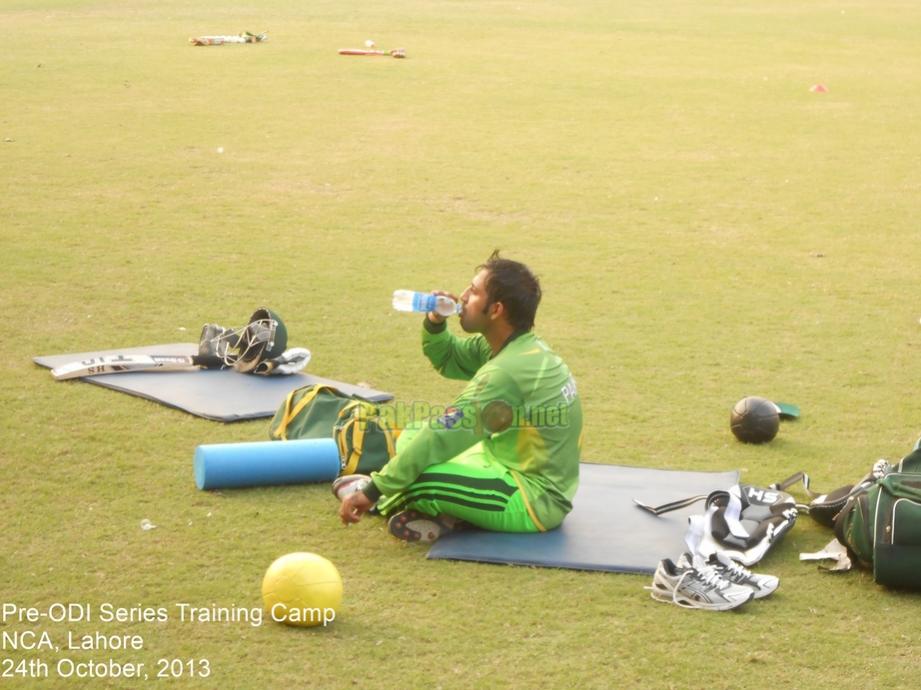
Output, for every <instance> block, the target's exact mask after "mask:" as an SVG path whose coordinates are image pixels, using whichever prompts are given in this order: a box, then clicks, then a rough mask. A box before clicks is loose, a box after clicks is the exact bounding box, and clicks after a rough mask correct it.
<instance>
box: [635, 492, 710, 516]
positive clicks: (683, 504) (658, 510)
mask: <svg viewBox="0 0 921 690" xmlns="http://www.w3.org/2000/svg"><path fill="white" fill-rule="evenodd" d="M708 495H709V494H701V495H700V496H691V497H690V498H682V499H680V500H678V501H672V502H671V503H663V504H662V505H660V506H650V505H646V504H645V503H643V502H642V501H641V500H639V499H638V498H634V499H633V502H634V503H635V504H636V505H637V506H639V507H640V508H642V509H643V510H645V511H646V512H647V513H652V514H653V515H656V516H658V515H662V514H663V513H670V512H672V511H673V510H678V509H680V508H687V507H688V506H691V505H694V504H695V503H697V502H698V501H702V500H704V499H705V498H707V497H708Z"/></svg>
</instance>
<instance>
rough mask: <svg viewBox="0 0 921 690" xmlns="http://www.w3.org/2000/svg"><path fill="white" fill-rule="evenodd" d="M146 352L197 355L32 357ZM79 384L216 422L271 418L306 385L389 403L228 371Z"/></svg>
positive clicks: (367, 391)
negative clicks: (296, 391) (296, 389)
mask: <svg viewBox="0 0 921 690" xmlns="http://www.w3.org/2000/svg"><path fill="white" fill-rule="evenodd" d="M151 352H156V353H158V354H164V355H179V356H183V357H191V356H193V355H195V354H197V352H198V344H197V343H168V344H155V345H145V346H143V347H134V348H119V349H117V350H100V351H95V352H74V353H69V354H62V355H46V356H42V357H35V358H34V360H33V361H34V362H35V363H36V364H38V365H40V366H43V367H48V368H49V369H53V368H54V367H58V366H61V365H64V364H68V363H70V362H74V361H80V360H85V359H91V358H94V357H103V356H108V355H119V354H121V355H128V354H149V353H151ZM79 380H80V381H83V382H85V383H91V384H93V385H96V386H102V387H104V388H109V389H112V390H115V391H119V392H121V393H128V394H129V395H135V396H139V397H142V398H145V399H147V400H151V401H153V402H157V403H160V404H162V405H168V406H170V407H175V408H177V409H179V410H183V411H185V412H188V413H189V414H194V415H196V416H198V417H204V418H205V419H213V420H216V421H220V422H236V421H241V420H246V419H261V418H263V417H271V416H272V415H274V414H275V411H276V410H277V409H278V402H279V401H280V400H284V398H285V396H286V395H287V394H288V393H290V392H291V391H292V390H293V389H295V388H301V387H303V386H308V385H319V384H322V385H327V386H333V387H335V388H337V389H339V390H341V391H342V392H344V393H346V394H348V395H356V396H360V397H362V398H364V399H366V400H371V401H374V402H383V401H386V400H391V399H392V398H393V395H392V394H391V393H387V392H384V391H379V390H375V389H373V388H369V387H368V386H367V385H363V386H356V385H353V384H350V383H344V382H342V381H334V380H332V379H327V378H322V377H320V376H314V375H312V374H305V373H302V372H298V373H294V374H291V375H290V376H240V374H238V373H236V372H235V371H233V370H232V369H195V370H189V371H171V372H169V373H163V374H149V373H146V372H126V373H119V374H101V375H98V376H88V377H86V378H81V379H79Z"/></svg>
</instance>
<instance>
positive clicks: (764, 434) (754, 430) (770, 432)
mask: <svg viewBox="0 0 921 690" xmlns="http://www.w3.org/2000/svg"><path fill="white" fill-rule="evenodd" d="M729 428H730V429H731V430H732V433H733V435H734V436H735V437H736V438H737V439H739V440H740V441H742V442H743V443H767V442H768V441H770V440H771V439H773V438H774V437H775V436H776V435H777V430H778V429H779V428H780V411H779V409H778V407H777V405H775V404H774V403H772V402H771V401H770V400H767V399H766V398H759V397H757V396H749V397H747V398H743V399H742V400H740V401H739V402H737V403H736V404H735V405H734V406H733V408H732V413H731V414H730V416H729Z"/></svg>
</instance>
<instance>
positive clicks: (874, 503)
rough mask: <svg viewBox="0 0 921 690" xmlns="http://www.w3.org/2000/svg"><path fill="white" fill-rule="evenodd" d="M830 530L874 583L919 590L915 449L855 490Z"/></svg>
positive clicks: (920, 527) (920, 520)
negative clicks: (871, 571) (869, 571)
mask: <svg viewBox="0 0 921 690" xmlns="http://www.w3.org/2000/svg"><path fill="white" fill-rule="evenodd" d="M834 527H835V535H836V536H837V538H838V541H840V542H841V543H842V544H844V545H845V546H846V547H847V549H848V552H849V554H850V555H851V557H852V558H854V559H856V560H857V562H858V563H859V564H861V565H863V566H864V567H867V568H870V567H872V569H873V579H874V580H876V582H878V583H879V584H881V585H888V586H891V587H912V588H921V449H918V448H916V449H915V450H914V451H912V452H911V453H909V454H908V455H907V456H905V457H904V458H903V459H902V461H901V462H900V463H899V464H898V466H897V467H893V468H892V469H891V471H889V472H888V473H887V474H884V475H883V476H881V477H880V478H879V479H878V480H876V481H875V482H873V483H864V484H861V485H859V486H858V487H855V491H853V492H852V493H851V495H850V496H848V498H847V502H846V503H845V505H844V507H843V508H842V509H841V512H840V513H838V514H837V515H836V516H835V524H834Z"/></svg>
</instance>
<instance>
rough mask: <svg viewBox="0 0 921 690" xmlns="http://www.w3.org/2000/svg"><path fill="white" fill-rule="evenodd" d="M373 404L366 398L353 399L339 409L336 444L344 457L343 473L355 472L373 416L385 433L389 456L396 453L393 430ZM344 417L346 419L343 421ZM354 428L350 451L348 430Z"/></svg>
mask: <svg viewBox="0 0 921 690" xmlns="http://www.w3.org/2000/svg"><path fill="white" fill-rule="evenodd" d="M373 412H376V409H375V407H374V405H373V404H371V403H369V402H368V401H366V400H353V401H352V402H350V403H349V404H348V405H346V406H345V407H343V408H342V409H341V410H340V411H339V421H337V422H336V426H335V429H336V444H337V445H338V446H339V457H340V458H342V463H343V466H342V474H354V473H355V471H356V470H357V469H358V462H359V461H360V460H361V452H362V450H363V448H364V442H365V424H364V422H368V421H369V420H371V419H372V418H373V419H374V420H375V421H376V422H377V425H378V427H379V428H380V430H381V432H382V433H383V434H384V441H385V442H386V444H387V458H388V459H390V458H392V457H393V456H394V455H396V446H395V445H394V442H393V430H392V429H391V428H390V427H389V426H388V425H387V423H386V422H385V421H384V420H383V419H381V418H380V417H379V416H377V415H372V414H370V413H373ZM343 418H345V421H344V422H343ZM349 428H351V429H352V450H351V452H349V448H348V444H347V443H346V440H347V436H348V430H349Z"/></svg>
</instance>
